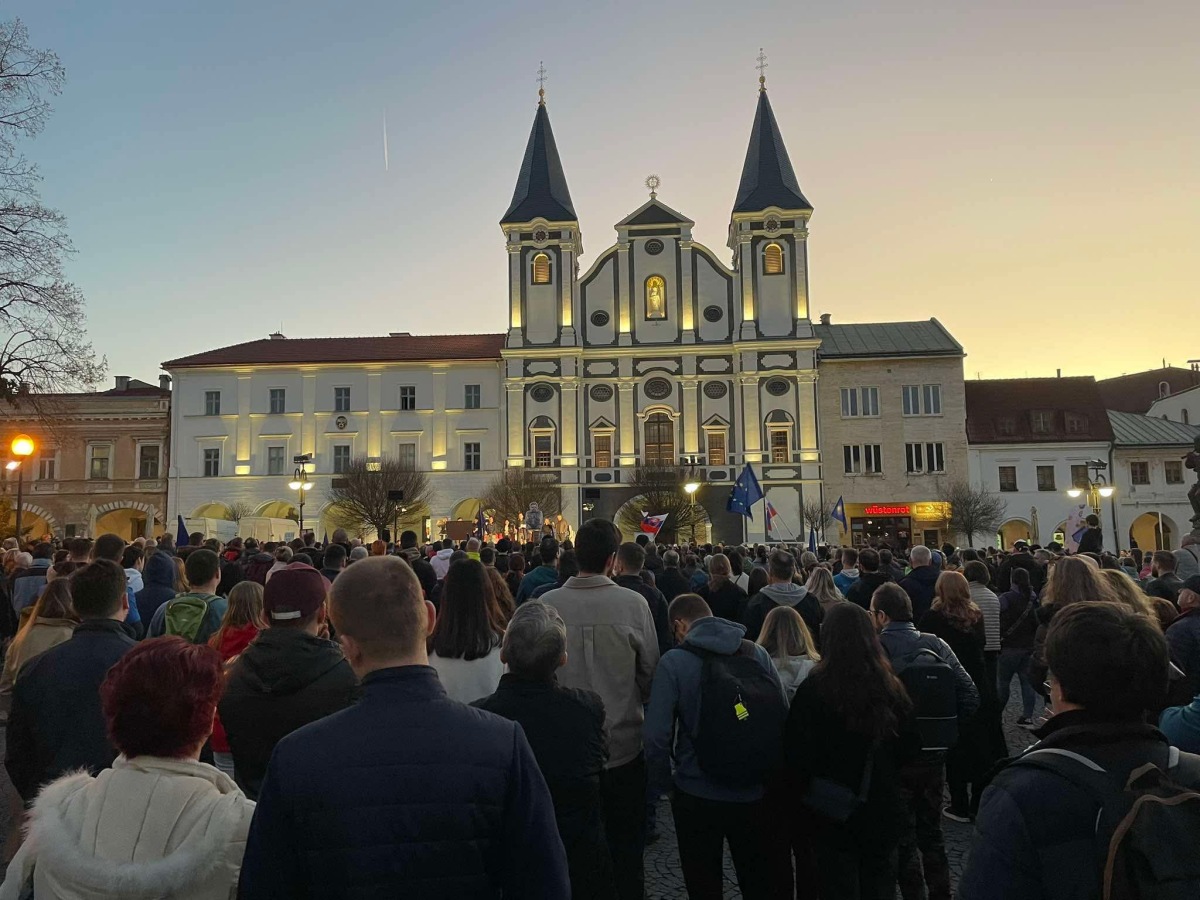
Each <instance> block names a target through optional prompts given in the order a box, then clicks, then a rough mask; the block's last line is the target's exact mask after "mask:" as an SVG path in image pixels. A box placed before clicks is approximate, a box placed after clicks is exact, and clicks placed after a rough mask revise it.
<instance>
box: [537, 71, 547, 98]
mask: <svg viewBox="0 0 1200 900" xmlns="http://www.w3.org/2000/svg"><path fill="white" fill-rule="evenodd" d="M548 77H549V76H548V75H547V74H546V64H545V63H544V62H541V61H539V62H538V77H537V83H538V106H545V105H546V79H547V78H548Z"/></svg>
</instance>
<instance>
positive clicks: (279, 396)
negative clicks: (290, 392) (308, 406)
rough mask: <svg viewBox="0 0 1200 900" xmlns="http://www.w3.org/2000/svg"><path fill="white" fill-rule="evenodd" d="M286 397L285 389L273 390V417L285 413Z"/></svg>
mask: <svg viewBox="0 0 1200 900" xmlns="http://www.w3.org/2000/svg"><path fill="white" fill-rule="evenodd" d="M286 396H287V395H286V393H285V392H284V390H283V388H271V415H273V416H277V415H279V414H281V413H282V412H283V409H284V401H285V398H286Z"/></svg>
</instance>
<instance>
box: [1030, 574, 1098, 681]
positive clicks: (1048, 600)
mask: <svg viewBox="0 0 1200 900" xmlns="http://www.w3.org/2000/svg"><path fill="white" fill-rule="evenodd" d="M1089 600H1093V601H1095V600H1100V601H1108V602H1113V603H1115V602H1116V600H1117V598H1116V595H1114V594H1113V592H1112V589H1111V588H1109V586H1108V583H1107V582H1106V581H1104V580H1103V579H1101V578H1100V569H1099V567H1098V566H1097V565H1096V564H1095V563H1094V562H1093V561H1092V560H1091V559H1090V558H1089V557H1086V556H1064V557H1063V558H1062V559H1060V560H1058V561H1057V562H1056V563H1054V565H1053V566H1051V568H1050V572H1049V574H1048V575H1047V577H1046V587H1045V589H1044V590H1043V591H1042V596H1041V604H1040V606H1039V608H1038V611H1037V616H1038V628H1037V631H1036V632H1034V636H1033V655H1032V656H1031V657H1030V660H1029V680H1030V682H1032V684H1033V686H1034V689H1035V690H1038V689H1039V687H1040V686H1041V685H1043V684H1044V683H1045V681H1046V674H1047V667H1046V653H1045V644H1046V633H1047V632H1048V631H1049V628H1050V623H1051V622H1052V621H1053V620H1054V616H1055V615H1056V614H1057V613H1058V611H1059V610H1061V609H1065V608H1066V607H1068V606H1071V605H1072V604H1075V603H1083V602H1085V601H1089ZM1041 690H1042V692H1043V695H1044V688H1042V689H1041Z"/></svg>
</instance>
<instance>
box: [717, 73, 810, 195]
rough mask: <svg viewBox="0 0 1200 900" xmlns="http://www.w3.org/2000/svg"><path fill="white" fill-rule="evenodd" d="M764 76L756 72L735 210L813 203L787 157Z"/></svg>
mask: <svg viewBox="0 0 1200 900" xmlns="http://www.w3.org/2000/svg"><path fill="white" fill-rule="evenodd" d="M764 60H765V58H764V57H763V56H762V54H761V52H760V54H759V66H760V68H759V72H760V73H761V72H762V70H763V69H764V68H766V63H765V61H764ZM766 81H767V79H766V76H765V75H762V74H760V75H759V76H758V85H759V92H758V109H757V111H756V112H755V113H754V126H753V127H752V128H751V129H750V145H749V146H748V147H747V148H746V162H745V164H744V165H743V166H742V180H741V183H740V184H738V191H737V198H736V199H735V200H734V202H733V211H734V213H748V212H758V211H759V210H763V209H766V208H767V207H768V206H777V207H779V208H780V209H796V210H800V209H807V210H811V209H812V206H811V205H809V202H808V201H807V200H806V199H804V194H802V193H801V192H800V183H799V182H798V181H797V180H796V173H795V171H794V170H793V169H792V161H791V160H790V159H788V152H787V148H786V147H785V146H784V145H783V136H782V135H781V134H780V133H779V125H778V124H777V123H776V122H775V113H774V112H772V110H771V101H770V100H768V99H767V86H766Z"/></svg>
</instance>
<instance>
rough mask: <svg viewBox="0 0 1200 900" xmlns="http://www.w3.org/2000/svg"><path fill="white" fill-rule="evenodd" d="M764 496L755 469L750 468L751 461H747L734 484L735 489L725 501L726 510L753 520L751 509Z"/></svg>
mask: <svg viewBox="0 0 1200 900" xmlns="http://www.w3.org/2000/svg"><path fill="white" fill-rule="evenodd" d="M762 498H763V490H762V487H761V486H760V485H759V483H758V479H757V478H756V477H755V476H754V469H752V468H750V463H746V467H745V468H744V469H742V474H741V475H739V476H738V479H737V481H736V482H735V483H734V485H733V490H732V491H730V492H729V500H728V501H726V503H725V510H726V511H727V512H731V513H737V514H738V515H742V516H746V517H747V518H748V519H750V520H752V521H753V519H754V513H753V512H751V511H750V507H752V506H753V505H754V504H755V503H757V502H758V501H759V500H761V499H762Z"/></svg>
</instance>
